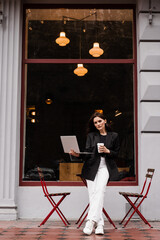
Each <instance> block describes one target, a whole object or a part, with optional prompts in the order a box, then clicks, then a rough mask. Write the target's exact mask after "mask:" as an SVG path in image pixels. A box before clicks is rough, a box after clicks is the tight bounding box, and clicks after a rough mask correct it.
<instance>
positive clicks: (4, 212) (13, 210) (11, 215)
mask: <svg viewBox="0 0 160 240" xmlns="http://www.w3.org/2000/svg"><path fill="white" fill-rule="evenodd" d="M17 219H18V214H17V207H16V206H14V207H9V206H6V207H5V206H3V207H0V220H8V221H10V220H17Z"/></svg>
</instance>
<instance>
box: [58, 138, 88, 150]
mask: <svg viewBox="0 0 160 240" xmlns="http://www.w3.org/2000/svg"><path fill="white" fill-rule="evenodd" d="M60 138H61V142H62V146H63V149H64V152H65V153H69V152H70V150H71V149H73V150H74V151H75V152H76V153H80V154H92V153H91V152H80V149H79V146H78V142H77V137H76V136H60Z"/></svg>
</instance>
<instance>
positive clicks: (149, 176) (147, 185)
mask: <svg viewBox="0 0 160 240" xmlns="http://www.w3.org/2000/svg"><path fill="white" fill-rule="evenodd" d="M154 171H155V169H153V168H148V169H147V174H146V177H145V181H144V184H143V187H142V191H141V194H143V195H144V196H145V197H147V195H148V192H149V189H150V187H151V182H152V178H153V175H154ZM145 190H146V192H145V194H144V191H145Z"/></svg>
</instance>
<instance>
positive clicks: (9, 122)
mask: <svg viewBox="0 0 160 240" xmlns="http://www.w3.org/2000/svg"><path fill="white" fill-rule="evenodd" d="M2 4H3V15H4V18H3V22H2V24H0V219H7V220H12V219H16V218H17V206H16V198H17V192H18V179H19V146H20V140H19V139H20V137H19V135H20V98H21V45H22V44H21V35H22V33H21V29H22V28H21V19H22V18H21V13H22V10H21V0H2Z"/></svg>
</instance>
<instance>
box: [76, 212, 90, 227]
mask: <svg viewBox="0 0 160 240" xmlns="http://www.w3.org/2000/svg"><path fill="white" fill-rule="evenodd" d="M87 215H88V213H86V215H85V216H84V218H83V219H82V221H81V222H80V224H79V225H78V226H77V228H80V226H81V225H82V223H83V222H84V220H85V219H86V217H87Z"/></svg>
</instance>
